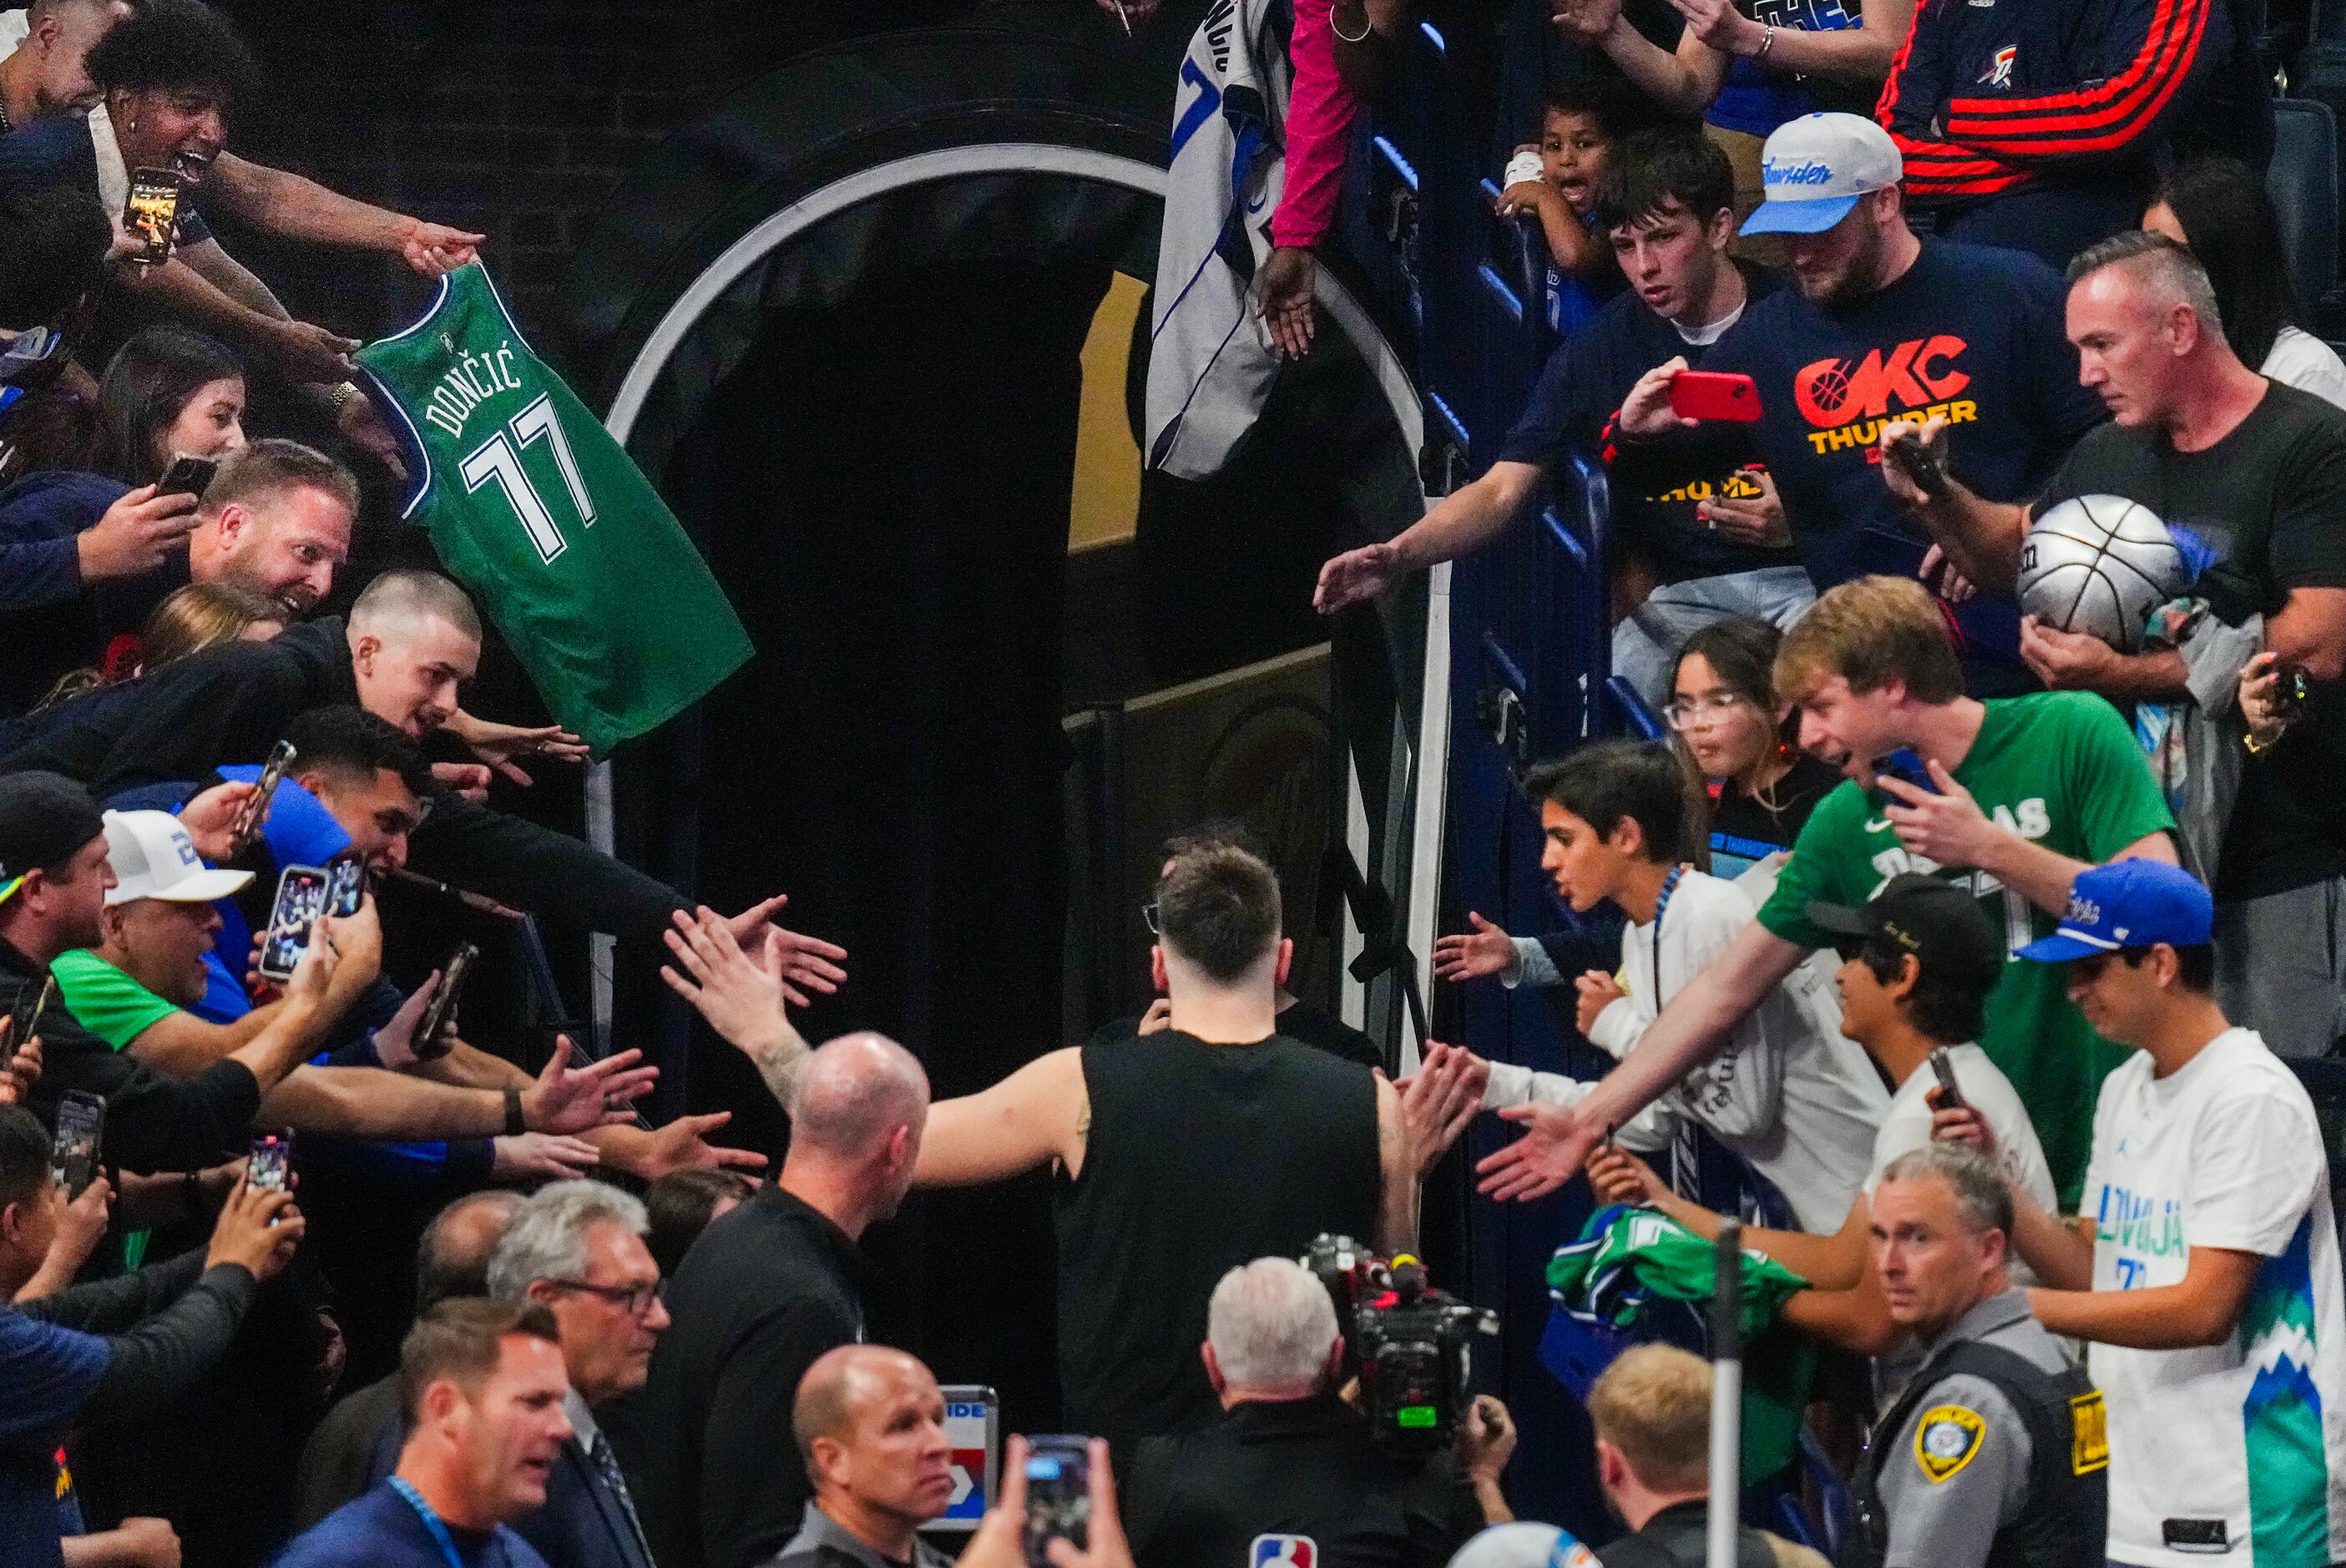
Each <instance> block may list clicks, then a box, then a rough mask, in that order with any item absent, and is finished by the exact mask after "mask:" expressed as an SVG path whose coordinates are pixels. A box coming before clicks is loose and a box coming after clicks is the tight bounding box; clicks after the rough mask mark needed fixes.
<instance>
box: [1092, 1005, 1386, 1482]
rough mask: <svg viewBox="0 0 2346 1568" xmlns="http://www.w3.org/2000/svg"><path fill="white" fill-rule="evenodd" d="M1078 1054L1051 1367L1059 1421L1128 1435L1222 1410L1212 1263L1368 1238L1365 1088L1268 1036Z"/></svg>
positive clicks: (1371, 1103)
mask: <svg viewBox="0 0 2346 1568" xmlns="http://www.w3.org/2000/svg"><path fill="white" fill-rule="evenodd" d="M1083 1064H1084V1086H1085V1090H1086V1094H1087V1095H1089V1097H1090V1100H1091V1127H1090V1130H1089V1132H1088V1133H1087V1135H1086V1139H1085V1145H1084V1166H1083V1175H1082V1176H1081V1177H1080V1178H1078V1179H1077V1180H1076V1181H1074V1182H1072V1183H1070V1182H1067V1181H1066V1180H1064V1179H1063V1180H1061V1181H1060V1182H1059V1183H1058V1184H1057V1186H1056V1200H1057V1201H1056V1209H1057V1224H1058V1234H1059V1374H1060V1381H1061V1383H1062V1385H1063V1387H1064V1390H1065V1393H1066V1418H1067V1420H1068V1421H1069V1422H1070V1423H1072V1424H1071V1425H1070V1426H1069V1428H1068V1430H1069V1431H1080V1432H1092V1433H1096V1434H1098V1435H1100V1436H1102V1437H1106V1438H1108V1439H1110V1440H1111V1441H1116V1442H1118V1443H1125V1442H1129V1441H1132V1440H1133V1439H1136V1438H1140V1437H1147V1436H1150V1435H1153V1434H1156V1433H1159V1432H1177V1431H1186V1430H1188V1429H1189V1428H1191V1427H1195V1426H1199V1425H1201V1424H1203V1423H1204V1422H1206V1421H1208V1420H1212V1419H1213V1418H1214V1417H1215V1416H1217V1415H1218V1414H1219V1413H1220V1408H1221V1407H1220V1405H1219V1402H1218V1401H1217V1400H1215V1398H1214V1391H1213V1390H1212V1388H1211V1387H1210V1386H1209V1385H1208V1383H1207V1381H1206V1372H1205V1368H1204V1367H1203V1366H1202V1365H1201V1364H1200V1363H1199V1358H1198V1347H1199V1345H1200V1344H1202V1343H1204V1341H1205V1338H1206V1301H1207V1298H1209V1297H1210V1296H1211V1295H1212V1294H1213V1290H1214V1286H1215V1284H1216V1283H1217V1282H1218V1281H1219V1280H1220V1278H1221V1277H1222V1276H1223V1275H1224V1274H1226V1273H1228V1272H1229V1270H1230V1269H1232V1268H1236V1267H1237V1266H1238V1265H1239V1264H1241V1263H1249V1262H1251V1261H1253V1260H1254V1259H1255V1258H1258V1257H1298V1258H1300V1257H1302V1256H1303V1254H1304V1253H1305V1252H1306V1251H1307V1250H1309V1249H1310V1247H1311V1238H1312V1237H1315V1236H1317V1235H1319V1234H1320V1233H1321V1231H1338V1232H1342V1233H1345V1234H1348V1235H1350V1236H1352V1237H1353V1238H1354V1239H1355V1240H1358V1241H1360V1242H1362V1243H1363V1244H1366V1245H1371V1246H1373V1245H1374V1244H1375V1241H1376V1232H1377V1218H1378V1214H1379V1211H1380V1208H1381V1207H1382V1204H1381V1194H1382V1180H1381V1177H1380V1175H1379V1172H1380V1166H1379V1162H1378V1157H1377V1094H1376V1081H1375V1079H1373V1078H1372V1076H1370V1074H1369V1070H1368V1069H1367V1068H1366V1067H1362V1066H1360V1065H1358V1064H1354V1063H1351V1062H1340V1061H1338V1060H1337V1059H1336V1058H1334V1057H1333V1056H1331V1055H1329V1054H1327V1053H1326V1052H1324V1051H1316V1050H1313V1049H1312V1048H1311V1046H1309V1045H1301V1044H1296V1043H1295V1042H1294V1041H1292V1040H1289V1039H1286V1038H1284V1037H1282V1036H1280V1035H1277V1034H1274V1035H1272V1036H1271V1037H1270V1038H1269V1039H1267V1040H1263V1041H1260V1042H1258V1043H1257V1044H1251V1045H1209V1044H1206V1043H1205V1042H1203V1041H1201V1040H1197V1039H1194V1038H1192V1037H1191V1036H1189V1035H1187V1034H1182V1033H1176V1032H1175V1031H1173V1030H1170V1029H1166V1030H1160V1031H1159V1032H1158V1033H1154V1034H1142V1035H1138V1036H1136V1037H1131V1038H1127V1039H1121V1040H1106V1041H1099V1042H1096V1043H1094V1044H1089V1045H1086V1046H1085V1047H1084V1048H1083Z"/></svg>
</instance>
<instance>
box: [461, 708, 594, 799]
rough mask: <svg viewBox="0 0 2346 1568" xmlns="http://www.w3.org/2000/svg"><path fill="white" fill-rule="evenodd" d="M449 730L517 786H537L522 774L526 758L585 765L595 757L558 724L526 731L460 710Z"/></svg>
mask: <svg viewBox="0 0 2346 1568" xmlns="http://www.w3.org/2000/svg"><path fill="white" fill-rule="evenodd" d="M447 728H448V730H449V732H450V733H451V734H453V735H454V736H455V737H456V738H457V739H459V740H461V741H463V742H464V749H465V750H467V751H469V752H471V753H472V754H473V755H474V757H476V758H478V759H480V760H481V761H483V762H484V763H486V764H487V765H488V766H489V767H491V768H493V769H496V771H498V772H499V773H502V774H504V775H505V777H506V778H508V779H512V780H513V781H514V782H515V783H516V784H531V783H535V780H534V779H531V778H530V776H529V775H528V774H526V773H525V772H523V771H522V769H521V763H520V759H522V758H525V757H549V758H552V759H554V760H556V761H557V762H585V761H586V760H588V759H589V758H590V757H591V756H592V755H593V754H592V753H591V752H589V751H588V750H587V748H586V742H585V741H583V740H581V739H580V738H578V737H577V736H576V735H573V734H572V733H571V732H570V731H568V730H566V729H565V728H562V726H560V725H558V724H545V725H539V726H537V727H536V728H523V727H522V726H520V725H517V724H499V723H497V722H496V721H495V720H494V719H487V718H474V717H473V716H472V715H471V714H469V713H466V712H464V711H463V710H462V709H459V710H458V711H457V712H456V713H455V714H454V715H453V716H451V717H450V718H449V720H448V725H447Z"/></svg>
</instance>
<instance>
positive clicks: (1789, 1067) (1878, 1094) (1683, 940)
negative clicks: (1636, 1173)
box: [1483, 871, 1890, 1235]
mask: <svg viewBox="0 0 2346 1568" xmlns="http://www.w3.org/2000/svg"><path fill="white" fill-rule="evenodd" d="M1753 908H1754V906H1753V904H1752V902H1751V900H1750V898H1749V895H1747V894H1746V893H1745V892H1744V891H1742V890H1741V889H1740V888H1739V887H1737V886H1736V885H1735V884H1734V883H1732V882H1727V881H1720V880H1719V878H1717V877H1713V876H1707V875H1705V874H1704V873H1702V872H1700V871H1688V872H1687V873H1686V874H1685V875H1684V876H1682V877H1680V878H1679V879H1678V887H1677V888H1676V889H1675V890H1674V891H1672V892H1671V894H1670V899H1669V902H1668V904H1667V905H1665V906H1664V907H1663V910H1662V915H1661V919H1660V921H1658V922H1657V921H1648V922H1647V923H1646V924H1644V925H1632V926H1629V927H1627V929H1625V930H1624V931H1623V932H1621V971H1620V973H1619V974H1618V975H1617V976H1616V977H1615V978H1616V979H1617V980H1618V981H1619V982H1620V984H1621V988H1622V990H1623V991H1624V992H1625V993H1627V994H1625V995H1623V996H1621V997H1619V998H1618V999H1617V1000H1616V1001H1615V1002H1614V1003H1612V1005H1610V1006H1609V1007H1607V1008H1606V1009H1605V1011H1604V1012H1603V1013H1599V1014H1597V1016H1596V1021H1595V1023H1594V1026H1593V1027H1591V1029H1590V1030H1589V1033H1588V1037H1589V1039H1590V1040H1591V1041H1592V1042H1593V1043H1594V1044H1596V1045H1597V1046H1598V1047H1599V1048H1600V1049H1602V1050H1604V1051H1606V1052H1607V1053H1609V1054H1611V1055H1612V1056H1614V1057H1615V1058H1616V1059H1619V1058H1622V1057H1626V1056H1627V1055H1628V1054H1629V1053H1630V1052H1631V1051H1633V1050H1635V1049H1637V1042H1638V1041H1639V1040H1640V1039H1642V1038H1644V1036H1645V1033H1646V1028H1647V1025H1648V1024H1650V1023H1653V1021H1654V1017H1655V1014H1656V1013H1658V1012H1659V1011H1660V1007H1659V1003H1658V1002H1657V995H1658V997H1659V1002H1668V1000H1669V999H1670V998H1671V997H1672V996H1675V995H1677V994H1678V990H1679V988H1680V987H1682V986H1684V985H1685V984H1686V983H1687V982H1688V981H1689V980H1692V979H1693V978H1694V977H1695V976H1696V975H1697V974H1698V973H1700V972H1702V971H1703V970H1704V969H1705V968H1706V967H1708V966H1709V964H1710V963H1712V962H1714V961H1716V960H1717V959H1718V957H1719V954H1720V953H1722V952H1726V950H1727V947H1728V944H1729V943H1730V942H1733V941H1734V940H1735V938H1736V935H1737V933H1738V932H1741V931H1742V930H1743V928H1744V927H1746V926H1748V925H1749V924H1750V923H1751V916H1752V911H1753ZM1657 924H1658V925H1659V926H1660V928H1661V931H1660V947H1659V951H1658V952H1657V949H1656V946H1655V926H1656V925H1657ZM1657 965H1658V967H1657ZM1657 980H1658V982H1659V990H1658V993H1657V989H1656V983H1657ZM1813 984H1814V976H1813V975H1812V974H1809V973H1808V972H1802V971H1796V972H1794V974H1793V976H1792V977H1791V978H1790V980H1787V981H1786V982H1785V983H1784V984H1783V985H1780V986H1777V987H1776V988H1774V989H1773V990H1771V991H1770V993H1768V996H1767V998H1766V999H1765V1000H1764V1001H1762V1002H1761V1003H1760V1005H1759V1006H1758V1007H1756V1008H1754V1009H1752V1011H1751V1013H1750V1015H1749V1016H1748V1017H1747V1018H1745V1019H1744V1020H1743V1022H1742V1023H1739V1024H1738V1025H1737V1026H1736V1029H1735V1032H1734V1033H1733V1034H1731V1035H1730V1036H1729V1038H1728V1042H1727V1044H1726V1045H1725V1046H1724V1047H1723V1048H1722V1049H1721V1050H1719V1052H1718V1054H1715V1055H1713V1056H1712V1057H1711V1058H1710V1059H1709V1060H1708V1061H1706V1062H1705V1063H1703V1064H1702V1065H1700V1066H1698V1067H1697V1068H1695V1069H1694V1070H1693V1071H1692V1072H1690V1073H1688V1074H1687V1075H1686V1077H1685V1078H1684V1079H1683V1080H1681V1081H1680V1082H1679V1083H1678V1085H1677V1086H1676V1087H1674V1088H1672V1089H1671V1090H1670V1091H1669V1092H1668V1094H1666V1095H1663V1096H1662V1097H1661V1098H1660V1099H1658V1100H1657V1101H1655V1102H1654V1104H1653V1105H1649V1106H1647V1108H1646V1110H1645V1111H1643V1112H1641V1113H1640V1114H1639V1115H1637V1116H1636V1117H1634V1118H1632V1119H1631V1120H1630V1122H1629V1123H1628V1125H1626V1126H1623V1127H1621V1128H1620V1129H1619V1130H1618V1134H1617V1135H1618V1136H1619V1138H1620V1140H1621V1142H1622V1143H1623V1144H1625V1145H1627V1146H1629V1147H1631V1148H1635V1149H1646V1150H1652V1149H1665V1148H1668V1146H1669V1145H1670V1140H1671V1135H1672V1133H1673V1130H1674V1124H1673V1120H1672V1118H1674V1117H1678V1116H1688V1117H1691V1118H1692V1119H1694V1120H1695V1121H1697V1122H1698V1123H1700V1124H1701V1125H1703V1126H1704V1127H1705V1128H1707V1129H1709V1131H1710V1132H1711V1133H1712V1134H1713V1135H1715V1136H1717V1137H1718V1139H1719V1142H1721V1143H1722V1144H1725V1145H1727V1146H1728V1147H1729V1148H1730V1149H1732V1150H1734V1151H1735V1153H1736V1154H1738V1155H1739V1156H1742V1158H1743V1159H1744V1160H1745V1161H1746V1162H1747V1163H1748V1164H1749V1166H1751V1168H1752V1169H1753V1170H1754V1171H1756V1172H1757V1173H1758V1174H1759V1175H1760V1176H1762V1177H1763V1178H1765V1179H1766V1180H1767V1181H1768V1182H1769V1184H1770V1185H1771V1186H1774V1187H1775V1188H1776V1190H1777V1191H1778V1192H1780V1193H1781V1194H1783V1196H1784V1201H1785V1203H1786V1204H1787V1205H1788V1206H1789V1207H1790V1208H1791V1211H1792V1216H1793V1219H1794V1221H1795V1223H1797V1224H1798V1225H1799V1227H1800V1229H1802V1230H1806V1231H1810V1232H1812V1233H1815V1234H1819V1235H1830V1234H1831V1233H1832V1232H1833V1231H1836V1230H1838V1229H1840V1228H1841V1221H1842V1220H1844V1219H1846V1218H1847V1217H1849V1206H1850V1203H1851V1200H1853V1199H1854V1198H1855V1197H1856V1196H1857V1192H1858V1187H1859V1185H1860V1184H1861V1183H1862V1182H1863V1181H1864V1179H1865V1171H1866V1165H1867V1162H1868V1161H1869V1160H1870V1159H1871V1158H1872V1151H1873V1139H1874V1132H1875V1129H1876V1128H1878V1127H1879V1126H1880V1125H1882V1115H1883V1113H1884V1112H1886V1111H1887V1110H1888V1109H1889V1104H1890V1097H1889V1095H1887V1094H1885V1093H1884V1092H1883V1090H1882V1079H1881V1077H1880V1075H1879V1074H1876V1073H1875V1072H1874V1070H1873V1065H1872V1063H1871V1062H1869V1061H1868V1060H1867V1059H1866V1056H1865V1053H1864V1051H1863V1050H1862V1048H1861V1047H1859V1046H1858V1044H1856V1043H1855V1042H1853V1041H1851V1040H1850V1039H1848V1038H1846V1037H1845V1036H1843V1035H1842V1034H1841V1031H1840V1028H1839V1027H1838V1023H1839V1016H1840V1015H1839V1011H1838V1009H1831V1010H1830V1011H1829V1012H1825V1011H1821V1010H1820V1009H1819V1007H1818V1006H1817V1005H1816V1004H1815V1002H1814V999H1813V998H1806V999H1805V1000H1806V1001H1807V1003H1808V1004H1807V1005H1803V1004H1802V1003H1803V1000H1804V997H1803V995H1800V994H1796V993H1795V990H1794V989H1793V988H1797V987H1800V986H1802V985H1813ZM1821 1020H1829V1021H1830V1022H1829V1023H1824V1024H1823V1025H1822V1026H1821ZM1588 1089H1589V1085H1587V1084H1581V1083H1578V1082H1576V1081H1575V1080H1573V1079H1570V1078H1565V1077H1561V1076H1559V1075H1557V1074H1552V1073H1540V1074H1534V1073H1533V1072H1531V1071H1530V1069H1528V1068H1524V1067H1511V1066H1508V1065H1507V1064H1505V1063H1495V1062H1494V1063H1493V1064H1492V1065H1491V1083H1490V1086H1489V1088H1488V1089H1487V1090H1486V1091H1485V1092H1484V1101H1483V1103H1484V1105H1487V1106H1491V1107H1493V1108H1496V1107H1498V1106H1501V1105H1518V1104H1521V1103H1522V1102H1523V1101H1525V1100H1526V1099H1539V1100H1546V1101H1551V1102H1554V1103H1557V1104H1565V1105H1569V1104H1574V1103H1576V1102H1577V1101H1579V1100H1580V1099H1581V1098H1583V1097H1584V1096H1585V1095H1586V1094H1587V1093H1588Z"/></svg>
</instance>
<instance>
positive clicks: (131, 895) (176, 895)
mask: <svg viewBox="0 0 2346 1568" xmlns="http://www.w3.org/2000/svg"><path fill="white" fill-rule="evenodd" d="M106 856H107V860H112V861H113V862H114V886H113V887H112V888H111V889H110V890H108V891H107V895H106V901H107V903H108V904H127V903H135V902H137V901H138V900H140V899H162V900H164V901H167V902H169V903H178V904H208V903H209V902H211V901H213V900H214V899H224V898H226V897H228V895H229V894H230V893H232V892H235V891H237V890H238V889H240V888H241V887H243V886H244V885H245V884H246V883H247V882H249V881H252V873H251V872H250V871H214V870H212V869H210V868H209V867H207V866H206V865H205V864H204V862H203V858H202V857H201V856H199V855H198V854H197V853H196V841H195V840H193V839H190V838H189V837H188V830H187V829H185V828H183V827H181V826H180V825H179V819H178V818H177V817H174V816H172V815H171V813H169V812H168V811H108V812H107V814H106Z"/></svg>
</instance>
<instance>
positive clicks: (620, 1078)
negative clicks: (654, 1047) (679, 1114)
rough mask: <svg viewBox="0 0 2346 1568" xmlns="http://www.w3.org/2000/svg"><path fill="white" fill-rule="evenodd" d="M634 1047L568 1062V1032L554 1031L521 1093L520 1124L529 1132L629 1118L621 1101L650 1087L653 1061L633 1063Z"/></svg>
mask: <svg viewBox="0 0 2346 1568" xmlns="http://www.w3.org/2000/svg"><path fill="white" fill-rule="evenodd" d="M643 1058H644V1054H643V1053H642V1052H640V1051H621V1052H618V1053H617V1054H614V1055H610V1056H607V1057H605V1058H604V1059H603V1060H602V1061H600V1062H589V1063H588V1064H586V1066H584V1067H573V1066H571V1065H570V1037H569V1036H568V1035H567V1034H557V1035H556V1036H555V1039H554V1054H553V1055H552V1056H550V1057H548V1058H547V1059H546V1069H545V1071H543V1072H541V1073H540V1074H538V1075H537V1082H535V1084H531V1085H530V1086H529V1087H528V1088H526V1089H524V1090H523V1091H522V1095H521V1103H522V1125H524V1126H525V1128H526V1129H527V1130H528V1131H530V1132H533V1133H583V1132H585V1131H586V1129H587V1128H589V1127H612V1126H619V1125H624V1124H626V1123H628V1122H632V1121H634V1120H635V1119H636V1118H635V1115H634V1114H633V1113H631V1112H629V1111H628V1110H627V1108H626V1107H627V1106H628V1105H634V1104H635V1103H636V1102H637V1100H640V1099H642V1098H643V1097H644V1096H645V1095H648V1094H650V1093H651V1092H652V1084H654V1083H656V1082H657V1081H658V1078H659V1069H658V1068H657V1067H639V1066H637V1063H638V1062H641V1061H642V1060H643Z"/></svg>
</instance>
